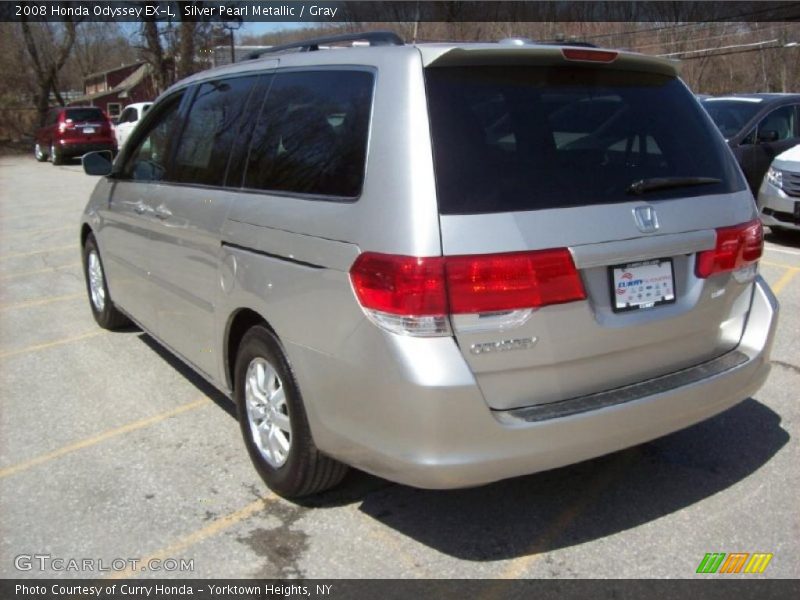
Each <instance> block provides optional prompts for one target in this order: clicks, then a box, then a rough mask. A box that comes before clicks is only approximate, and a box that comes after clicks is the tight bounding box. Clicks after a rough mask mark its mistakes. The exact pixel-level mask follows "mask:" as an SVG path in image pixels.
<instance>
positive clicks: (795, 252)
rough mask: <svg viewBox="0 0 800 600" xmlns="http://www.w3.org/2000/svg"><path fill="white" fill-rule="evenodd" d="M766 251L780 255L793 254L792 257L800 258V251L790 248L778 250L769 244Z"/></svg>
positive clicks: (765, 247)
mask: <svg viewBox="0 0 800 600" xmlns="http://www.w3.org/2000/svg"><path fill="white" fill-rule="evenodd" d="M764 249H765V250H769V251H770V252H778V253H780V254H791V255H792V256H800V251H798V250H789V249H788V248H777V247H775V246H771V245H769V244H767V245H765V246H764Z"/></svg>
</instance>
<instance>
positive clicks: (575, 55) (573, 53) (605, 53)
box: [561, 48, 619, 63]
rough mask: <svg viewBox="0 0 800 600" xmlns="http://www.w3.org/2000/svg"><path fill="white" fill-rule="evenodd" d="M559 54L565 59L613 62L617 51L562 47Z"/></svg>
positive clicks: (617, 54) (617, 53)
mask: <svg viewBox="0 0 800 600" xmlns="http://www.w3.org/2000/svg"><path fill="white" fill-rule="evenodd" d="M561 54H562V55H564V58H566V59H567V60H580V61H585V62H600V63H610V62H613V61H614V60H615V59H616V58H617V56H619V52H613V51H610V50H592V49H588V48H562V49H561Z"/></svg>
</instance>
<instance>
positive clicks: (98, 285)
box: [83, 234, 131, 330]
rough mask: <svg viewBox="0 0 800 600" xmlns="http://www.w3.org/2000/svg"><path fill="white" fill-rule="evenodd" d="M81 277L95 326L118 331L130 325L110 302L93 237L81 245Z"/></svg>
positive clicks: (101, 264) (90, 236)
mask: <svg viewBox="0 0 800 600" xmlns="http://www.w3.org/2000/svg"><path fill="white" fill-rule="evenodd" d="M83 276H84V278H85V280H86V293H87V294H88V295H89V307H90V308H91V309H92V316H93V317H94V320H95V321H97V324H98V325H100V327H102V328H103V329H111V330H113V329H119V328H121V327H126V326H129V325H130V324H131V321H130V319H128V317H126V316H125V315H124V314H123V313H121V312H120V311H119V310H118V309H117V307H116V306H114V303H113V302H112V300H111V294H109V293H108V284H107V283H106V276H105V270H104V269H103V262H102V260H101V259H100V251H99V250H98V249H97V241H96V240H95V239H94V235H91V234H89V237H88V238H86V243H85V244H84V245H83Z"/></svg>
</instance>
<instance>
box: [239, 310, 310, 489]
mask: <svg viewBox="0 0 800 600" xmlns="http://www.w3.org/2000/svg"><path fill="white" fill-rule="evenodd" d="M258 357H260V358H263V359H265V360H266V361H267V362H269V364H270V365H271V366H272V368H273V369H275V371H276V372H277V374H278V376H279V377H280V379H281V383H282V385H283V389H284V393H285V395H286V406H287V409H288V412H289V424H290V427H291V447H290V448H289V455H288V456H287V459H286V462H285V463H284V464H283V465H282V466H281V467H279V468H275V467H273V466H272V465H270V464H269V463H267V462H266V460H264V458H263V457H262V456H261V453H260V451H259V450H258V447H257V446H256V444H255V442H254V441H253V438H252V433H251V431H250V423H249V421H248V418H247V407H246V406H245V377H246V374H247V368H248V366H249V365H250V362H251V361H252V360H253V359H255V358H258ZM234 399H235V401H236V408H237V412H238V418H239V426H240V428H241V431H242V437H243V438H244V444H245V446H246V447H247V452H248V453H249V454H250V458H251V460H252V461H253V464H254V465H255V467H256V470H257V471H258V473H259V475H261V477H262V479H263V480H264V481H265V482H266V484H267V485H268V486H269V487H270V489H272V490H273V491H274V492H276V493H278V494H280V495H282V496H287V497H288V496H294V495H297V494H298V492H299V491H300V490H301V489H302V486H303V482H304V481H305V476H306V473H307V470H308V468H309V454H310V452H311V451H312V446H311V435H310V432H309V428H308V422H307V419H306V415H305V410H304V408H303V404H302V399H301V396H300V391H299V389H298V387H297V383H296V382H295V378H294V375H293V374H292V370H291V367H290V366H289V364H288V362H287V360H286V358H285V356H284V354H283V351H282V350H281V347H280V343H279V342H278V340H277V339H276V338H275V336H274V335H273V334H272V333H271V332H270V331H269V330H268V329H266V328H265V327H260V326H258V327H254V328H253V329H251V330H250V331H249V332H248V333H247V334H245V336H244V338H243V339H242V343H241V345H240V347H239V352H238V354H237V357H236V365H235V368H234Z"/></svg>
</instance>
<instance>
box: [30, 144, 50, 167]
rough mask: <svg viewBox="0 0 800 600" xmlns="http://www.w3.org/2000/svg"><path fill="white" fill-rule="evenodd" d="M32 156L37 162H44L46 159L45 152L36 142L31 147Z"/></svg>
mask: <svg viewBox="0 0 800 600" xmlns="http://www.w3.org/2000/svg"><path fill="white" fill-rule="evenodd" d="M33 156H34V158H36V160H38V161H39V162H45V161H46V160H47V153H46V152H45V151H44V150H42V147H41V145H40V144H39V143H38V142H37V144H36V145H35V146H34V147H33Z"/></svg>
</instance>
